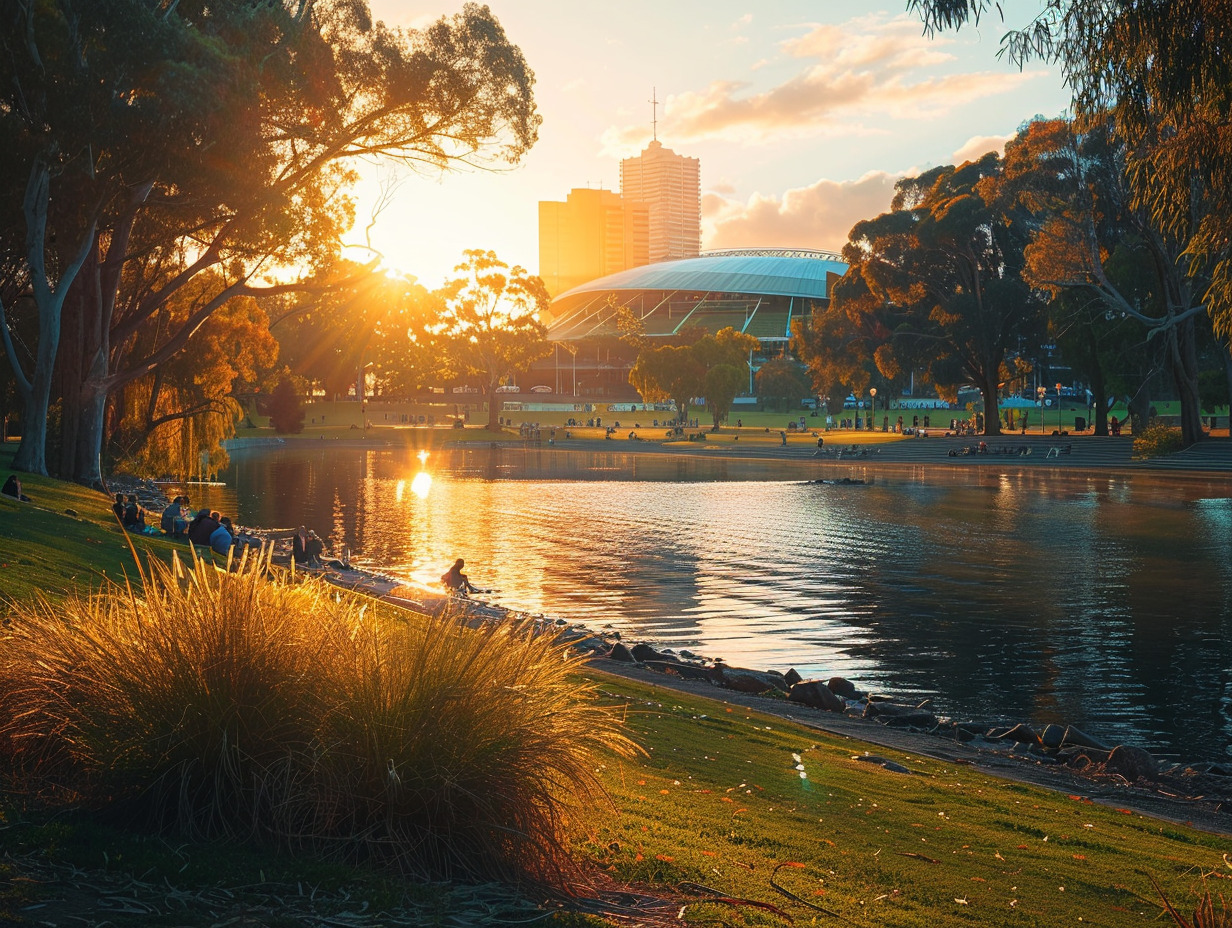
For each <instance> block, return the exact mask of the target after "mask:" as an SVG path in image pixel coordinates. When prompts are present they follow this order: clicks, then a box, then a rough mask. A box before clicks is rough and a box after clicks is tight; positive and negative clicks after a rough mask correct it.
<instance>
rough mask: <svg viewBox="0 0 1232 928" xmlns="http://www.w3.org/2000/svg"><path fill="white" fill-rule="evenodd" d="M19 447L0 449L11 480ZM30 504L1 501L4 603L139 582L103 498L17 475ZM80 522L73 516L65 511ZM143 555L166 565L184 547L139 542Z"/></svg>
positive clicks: (139, 538)
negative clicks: (128, 580)
mask: <svg viewBox="0 0 1232 928" xmlns="http://www.w3.org/2000/svg"><path fill="white" fill-rule="evenodd" d="M16 451H17V444H16V443H15V442H7V443H4V444H0V474H3V475H4V478H5V479H7V477H8V474H9V472H10V469H11V465H12V461H13V455H14V454H15V453H16ZM19 476H20V479H21V482H22V491H23V492H24V493H25V495H26V496H28V497H30V502H29V503H20V502H17V501H16V500H14V499H13V498H12V497H9V496H3V495H0V595H2V596H3V597H6V598H13V599H17V598H22V597H26V596H29V595H31V594H33V593H36V592H42V593H46V594H48V595H51V596H53V597H54V596H62V595H64V594H65V593H66V592H67V591H68V590H70V589H98V588H99V587H100V586H102V585H103V584H104V583H105V582H106V581H108V580H114V581H116V582H118V583H123V582H124V581H125V578H126V577H132V576H135V572H134V570H133V556H132V552H131V551H130V550H129V547H128V542H127V540H126V539H125V534H124V532H123V530H122V529H121V528H120V526H119V524H118V523H117V522H116V520H115V516H114V515H113V514H112V512H111V504H110V501H109V500H108V499H107V498H106V497H105V496H103V495H102V494H101V493H98V492H95V491H94V490H90V489H88V488H86V487H83V486H79V485H77V484H75V483H65V482H64V481H60V480H53V479H51V478H48V477H38V476H36V475H34V474H21V475H19ZM70 509H71V510H73V511H74V512H75V513H76V515H68V514H67V510H70ZM133 540H134V543H135V544H136V545H137V546H138V550H139V551H142V552H147V551H148V552H151V553H153V554H155V555H156V556H158V557H160V558H163V559H169V558H170V556H171V552H172V551H174V550H178V551H179V552H180V554H181V556H188V548H187V545H185V544H184V543H183V542H172V541H170V540H164V539H162V538H157V537H154V536H149V535H134V536H133Z"/></svg>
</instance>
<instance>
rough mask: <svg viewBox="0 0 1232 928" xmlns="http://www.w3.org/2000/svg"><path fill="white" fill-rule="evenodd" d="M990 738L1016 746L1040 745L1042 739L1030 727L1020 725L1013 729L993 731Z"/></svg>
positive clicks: (989, 734) (996, 729)
mask: <svg viewBox="0 0 1232 928" xmlns="http://www.w3.org/2000/svg"><path fill="white" fill-rule="evenodd" d="M988 737H989V738H992V739H993V740H994V741H1013V742H1014V743H1015V744H1039V740H1040V737H1039V735H1037V734H1036V733H1035V730H1034V729H1032V728H1031V726H1030V725H1023V724H1021V723H1020V724H1018V725H1015V726H1014V727H1013V728H1007V729H1005V730H1001V729H998V728H994V729H991V730H990V731H989V732H988Z"/></svg>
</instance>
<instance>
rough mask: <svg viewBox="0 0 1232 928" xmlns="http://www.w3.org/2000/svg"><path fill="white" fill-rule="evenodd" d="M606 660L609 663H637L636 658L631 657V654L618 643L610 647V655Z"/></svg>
mask: <svg viewBox="0 0 1232 928" xmlns="http://www.w3.org/2000/svg"><path fill="white" fill-rule="evenodd" d="M607 658H608V660H611V661H619V662H620V663H622V664H636V663H637V658H636V657H634V656H633V652H632V651H630V650H629V649H628V648H626V647H625V646H624V645H623V644H619V643H617V644H614V645H612V653H611V654H609V655H608V656H607Z"/></svg>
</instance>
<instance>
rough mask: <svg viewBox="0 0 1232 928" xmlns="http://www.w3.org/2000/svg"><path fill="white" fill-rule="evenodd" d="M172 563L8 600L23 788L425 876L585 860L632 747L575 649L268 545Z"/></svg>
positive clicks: (535, 875)
mask: <svg viewBox="0 0 1232 928" xmlns="http://www.w3.org/2000/svg"><path fill="white" fill-rule="evenodd" d="M175 568H176V569H175V570H174V571H173V570H172V569H170V568H167V567H165V566H163V565H161V564H154V565H152V566H151V568H150V570H149V572H148V574H147V575H146V576H145V577H143V580H144V584H143V587H142V588H140V589H138V590H127V589H124V588H118V587H112V588H111V589H108V590H104V591H103V592H102V593H100V594H98V595H95V596H92V597H82V596H73V597H70V598H69V599H67V600H65V601H63V602H61V603H52V602H49V601H47V600H46V599H43V598H38V599H35V600H33V601H30V602H25V603H21V604H17V605H14V606H12V607H11V608H10V610H9V614H8V616H7V621H8V626H9V627H8V632H7V641H6V649H5V652H4V654H3V656H2V657H0V706H2V707H3V714H4V719H5V721H4V722H3V723H0V772H2V773H3V776H4V777H5V779H6V780H7V782H8V785H9V786H10V787H11V788H16V789H19V790H21V791H23V792H24V793H25V794H26V795H28V796H39V797H41V798H42V800H43V801H45V802H47V803H49V804H51V805H52V806H57V805H62V804H65V803H71V804H85V805H86V806H100V805H101V806H111V807H118V808H120V809H123V810H125V811H126V814H127V815H128V816H130V817H137V818H141V819H144V820H146V821H149V822H151V823H152V824H155V825H161V826H163V827H166V826H174V827H176V828H177V829H178V830H179V831H180V832H181V833H184V834H186V835H190V836H192V835H197V836H201V837H209V838H230V839H241V840H249V841H252V840H255V841H257V842H265V843H272V844H276V845H280V846H286V847H290V848H292V849H299V850H306V851H309V852H311V853H314V854H318V855H325V856H329V857H335V858H339V859H343V860H360V859H363V860H378V861H385V862H389V863H392V864H394V865H396V866H397V867H399V868H400V869H401V870H402V871H403V872H408V873H415V874H418V875H422V876H432V877H445V878H450V877H456V876H471V877H499V878H503V879H509V880H516V879H519V878H529V879H531V880H534V881H537V882H540V883H554V882H559V881H560V880H561V879H562V877H563V874H564V873H565V871H567V870H569V869H570V866H569V858H568V854H567V847H566V832H565V828H564V818H563V816H564V813H565V810H566V809H567V808H568V806H569V805H571V804H572V803H574V802H579V801H584V800H591V799H594V798H597V797H599V796H601V793H602V791H601V789H599V788H598V784H597V781H596V780H595V778H594V775H593V773H592V769H593V764H594V762H593V759H592V757H591V755H592V752H593V750H594V749H595V748H596V747H599V746H606V747H608V748H611V749H615V750H617V751H618V752H623V753H626V754H628V753H630V752H632V751H633V750H634V747H633V745H632V743H631V742H630V741H629V740H628V739H627V738H626V737H625V736H624V735H623V734H622V732H621V726H620V723H619V721H618V716H617V714H615V713H612V712H610V711H607V710H604V709H602V708H599V707H597V706H596V705H595V704H594V703H593V702H591V701H590V699H589V698H588V692H587V690H586V688H585V687H579V685H578V684H577V683H576V681H574V680H572V679H571V676H570V675H571V672H572V670H573V669H574V666H575V662H574V661H572V660H567V659H564V653H563V645H560V644H558V643H557V642H555V641H554V640H553V639H552V638H551V637H549V636H544V635H536V634H534V633H533V631H532V629H531V628H530V627H529V626H527V627H522V626H517V625H513V624H488V625H485V626H483V627H482V628H479V629H471V628H467V627H466V626H465V625H464V624H463V623H462V622H461V621H460V618H459V617H458V616H455V615H451V614H445V615H439V616H437V617H435V618H429V617H426V616H416V617H408V616H407V615H406V614H404V613H399V612H397V611H395V610H392V609H390V608H387V607H383V606H376V605H374V604H372V603H368V604H361V603H360V602H358V601H356V600H354V599H352V598H350V597H347V598H342V597H340V596H338V595H337V594H336V593H335V592H334V591H333V590H332V588H330V587H328V586H327V585H325V584H319V583H316V582H308V583H301V584H296V583H293V582H282V581H272V580H269V579H266V572H267V570H268V565H267V564H266V563H265V561H264V558H263V557H260V556H258V557H254V558H252V559H248V560H243V559H242V560H241V561H240V563H239V564H238V570H237V571H235V572H230V573H228V572H226V571H218V570H215V568H214V567H213V566H212V564H211V565H206V564H205V563H204V562H198V563H197V564H196V566H195V567H194V569H192V570H191V571H188V572H187V573H186V572H185V571H184V570H183V569H182V568H181V567H180V565H179V563H178V561H177V562H176V564H175Z"/></svg>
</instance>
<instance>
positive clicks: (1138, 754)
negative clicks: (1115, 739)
mask: <svg viewBox="0 0 1232 928" xmlns="http://www.w3.org/2000/svg"><path fill="white" fill-rule="evenodd" d="M1104 770H1105V771H1106V772H1108V773H1119V774H1120V775H1121V776H1123V777H1125V779H1127V780H1129V781H1131V782H1132V781H1134V780H1139V779H1141V780H1154V779H1155V778H1156V777H1158V776H1159V762H1158V761H1157V760H1155V758H1154V757H1152V756H1151V755H1150V754H1149V753H1147V752H1146V751H1144V750H1142V748H1136V747H1134V746H1133V745H1131V744H1119V745H1117V746H1116V747H1115V748H1113V749H1112V753H1111V754H1109V755H1108V759H1107V760H1106V761H1104Z"/></svg>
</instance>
